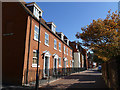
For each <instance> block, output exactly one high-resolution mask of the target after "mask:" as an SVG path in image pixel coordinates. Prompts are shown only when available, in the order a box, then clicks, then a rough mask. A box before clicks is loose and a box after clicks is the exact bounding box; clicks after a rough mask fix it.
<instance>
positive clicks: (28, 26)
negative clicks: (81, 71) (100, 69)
mask: <svg viewBox="0 0 120 90" xmlns="http://www.w3.org/2000/svg"><path fill="white" fill-rule="evenodd" d="M2 11H3V12H2V16H3V17H2V18H3V20H2V28H3V30H2V35H3V36H2V79H3V80H2V81H3V83H4V84H14V85H22V84H25V83H28V82H31V81H35V80H36V70H37V61H39V62H38V69H39V79H41V78H46V77H47V76H48V75H54V74H56V73H59V71H58V70H57V69H59V70H61V69H64V70H66V69H67V68H73V67H75V68H84V67H87V62H86V60H87V59H86V57H87V56H86V55H87V54H86V50H85V49H83V48H82V47H81V46H80V45H78V46H77V44H76V43H74V42H70V41H69V39H68V38H67V36H65V35H64V34H63V33H62V32H57V31H56V27H57V26H56V25H55V24H54V23H53V22H46V21H45V20H44V19H43V18H40V17H39V16H42V13H43V11H42V10H41V8H40V7H39V6H38V5H37V4H36V3H25V2H9V3H7V2H3V3H2ZM38 49H39V50H38ZM78 51H79V55H78V54H75V53H77V52H78ZM76 55H78V56H76ZM78 62H79V63H78ZM56 70H57V71H56Z"/></svg>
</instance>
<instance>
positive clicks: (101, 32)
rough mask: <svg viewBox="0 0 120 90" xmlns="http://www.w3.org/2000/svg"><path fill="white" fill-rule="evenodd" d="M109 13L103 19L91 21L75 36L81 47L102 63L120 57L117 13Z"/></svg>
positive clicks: (119, 30) (119, 29) (119, 23)
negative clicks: (80, 40)
mask: <svg viewBox="0 0 120 90" xmlns="http://www.w3.org/2000/svg"><path fill="white" fill-rule="evenodd" d="M110 11H111V10H109V11H108V15H107V17H106V18H105V19H97V20H93V22H92V23H90V25H87V26H86V27H84V28H81V30H82V33H79V32H77V34H76V37H77V38H78V39H79V38H81V39H82V45H83V46H86V47H87V48H88V49H91V50H92V51H93V52H94V54H95V55H96V56H97V57H98V58H100V59H102V60H103V61H107V60H109V59H110V58H112V57H115V56H118V55H120V19H119V14H118V13H117V11H115V12H113V13H112V14H111V12H110Z"/></svg>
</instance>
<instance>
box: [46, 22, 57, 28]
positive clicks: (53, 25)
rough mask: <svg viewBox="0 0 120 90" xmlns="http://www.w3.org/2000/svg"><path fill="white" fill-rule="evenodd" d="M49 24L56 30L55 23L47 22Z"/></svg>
mask: <svg viewBox="0 0 120 90" xmlns="http://www.w3.org/2000/svg"><path fill="white" fill-rule="evenodd" d="M47 24H52V25H53V26H54V27H55V28H56V25H55V24H54V23H53V22H47Z"/></svg>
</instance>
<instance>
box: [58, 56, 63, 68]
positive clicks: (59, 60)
mask: <svg viewBox="0 0 120 90" xmlns="http://www.w3.org/2000/svg"><path fill="white" fill-rule="evenodd" d="M58 62H59V67H62V65H61V57H59V58H58Z"/></svg>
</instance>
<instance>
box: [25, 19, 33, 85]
mask: <svg viewBox="0 0 120 90" xmlns="http://www.w3.org/2000/svg"><path fill="white" fill-rule="evenodd" d="M31 26H32V17H30V33H29V44H28V57H27V71H26V84H28V71H29V70H28V69H29V55H30V41H31Z"/></svg>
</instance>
